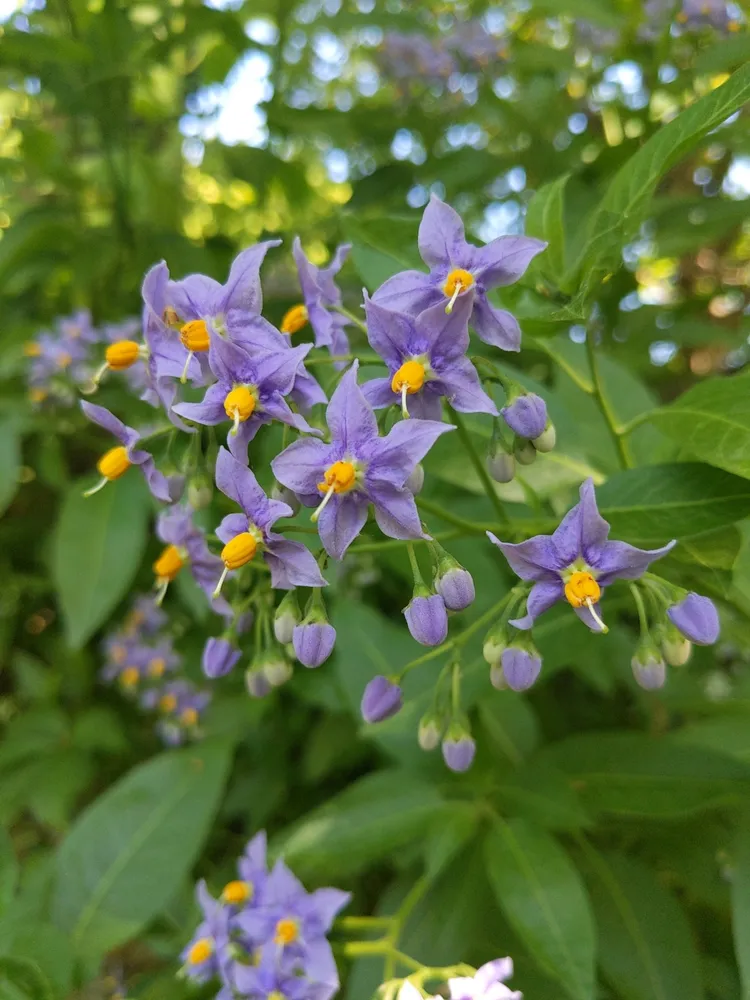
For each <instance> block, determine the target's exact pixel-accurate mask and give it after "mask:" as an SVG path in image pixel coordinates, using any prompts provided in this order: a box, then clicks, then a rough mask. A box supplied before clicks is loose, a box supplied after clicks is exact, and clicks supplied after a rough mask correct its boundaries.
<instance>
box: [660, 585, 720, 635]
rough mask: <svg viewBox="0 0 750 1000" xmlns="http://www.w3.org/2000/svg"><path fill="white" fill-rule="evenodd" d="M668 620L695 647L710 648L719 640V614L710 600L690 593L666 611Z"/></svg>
mask: <svg viewBox="0 0 750 1000" xmlns="http://www.w3.org/2000/svg"><path fill="white" fill-rule="evenodd" d="M667 615H668V617H669V620H670V621H671V622H672V624H673V625H675V626H676V627H677V628H678V629H679V630H680V632H682V634H683V635H684V636H685V638H686V639H689V640H690V641H691V642H694V643H695V644H696V646H710V645H712V644H713V643H714V642H716V640H717V639H718V638H719V631H720V625H719V613H718V611H717V610H716V605H715V604H714V602H713V601H712V600H710V598H708V597H702V596H701V595H700V594H696V593H693V592H692V591H691V592H690V593H689V594H687V595H686V596H685V597H683V599H682V600H681V601H680V602H679V603H678V604H674V605H673V606H672V607H671V608H669V609H668V610H667Z"/></svg>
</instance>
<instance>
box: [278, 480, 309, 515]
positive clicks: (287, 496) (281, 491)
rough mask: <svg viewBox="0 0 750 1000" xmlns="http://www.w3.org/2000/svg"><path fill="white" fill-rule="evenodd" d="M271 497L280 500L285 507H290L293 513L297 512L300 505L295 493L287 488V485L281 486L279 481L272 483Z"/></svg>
mask: <svg viewBox="0 0 750 1000" xmlns="http://www.w3.org/2000/svg"><path fill="white" fill-rule="evenodd" d="M271 499H272V500H280V501H281V502H282V503H285V504H286V505H287V507H291V508H292V513H293V514H298V513H299V510H300V507H301V506H302V505H301V504H300V502H299V497H298V496H297V494H296V493H293V492H292V491H291V490H290V489H288V487H286V486H282V485H281V483H274V484H273V489H272V490H271Z"/></svg>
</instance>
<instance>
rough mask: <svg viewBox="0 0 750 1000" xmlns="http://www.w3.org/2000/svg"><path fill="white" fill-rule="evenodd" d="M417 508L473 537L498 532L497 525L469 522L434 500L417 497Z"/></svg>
mask: <svg viewBox="0 0 750 1000" xmlns="http://www.w3.org/2000/svg"><path fill="white" fill-rule="evenodd" d="M417 507H419V508H421V509H422V510H426V511H427V512H428V513H429V514H434V515H435V517H439V518H440V519H441V520H443V521H447V522H448V524H452V525H454V526H455V527H456V528H461V529H462V531H466V532H468V533H469V534H472V535H483V534H484V533H485V531H496V530H497V528H498V525H496V524H475V523H474V522H472V521H467V520H466V519H465V518H463V517H459V516H458V515H457V514H454V513H452V512H451V511H449V510H446V509H445V507H441V506H440V504H437V503H435V502H434V501H433V500H428V499H427V498H426V497H417Z"/></svg>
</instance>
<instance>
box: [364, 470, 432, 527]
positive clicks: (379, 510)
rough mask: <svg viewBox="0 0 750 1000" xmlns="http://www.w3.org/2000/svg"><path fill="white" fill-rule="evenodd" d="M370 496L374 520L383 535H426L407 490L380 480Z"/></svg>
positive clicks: (412, 497) (411, 496)
mask: <svg viewBox="0 0 750 1000" xmlns="http://www.w3.org/2000/svg"><path fill="white" fill-rule="evenodd" d="M370 497H371V499H372V502H373V505H374V507H375V520H376V521H377V522H378V527H379V528H380V530H381V531H382V532H383V534H384V535H388V537H389V538H401V539H407V538H426V537H427V536H426V535H425V534H424V532H423V531H422V522H421V521H420V519H419V513H418V511H417V505H416V503H415V502H414V496H413V494H412V493H410V492H409V490H407V489H399V488H398V487H397V486H393V485H392V484H391V483H386V482H384V481H382V480H381V481H380V482H379V483H378V484H377V485H375V486H373V487H372V489H371V491H370Z"/></svg>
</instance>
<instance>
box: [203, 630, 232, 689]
mask: <svg viewBox="0 0 750 1000" xmlns="http://www.w3.org/2000/svg"><path fill="white" fill-rule="evenodd" d="M240 655H241V654H240V651H239V649H235V647H234V646H233V645H232V644H231V642H228V641H227V640H226V639H215V638H213V637H212V638H210V639H207V640H206V645H205V646H204V647H203V658H202V660H201V666H202V667H203V673H204V674H205V675H206V677H211V678H212V679H213V678H215V677H223V676H224V675H225V674H228V673H229V671H230V670H232V669H233V668H234V667H235V666H236V664H237V661H238V660H239V658H240Z"/></svg>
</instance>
